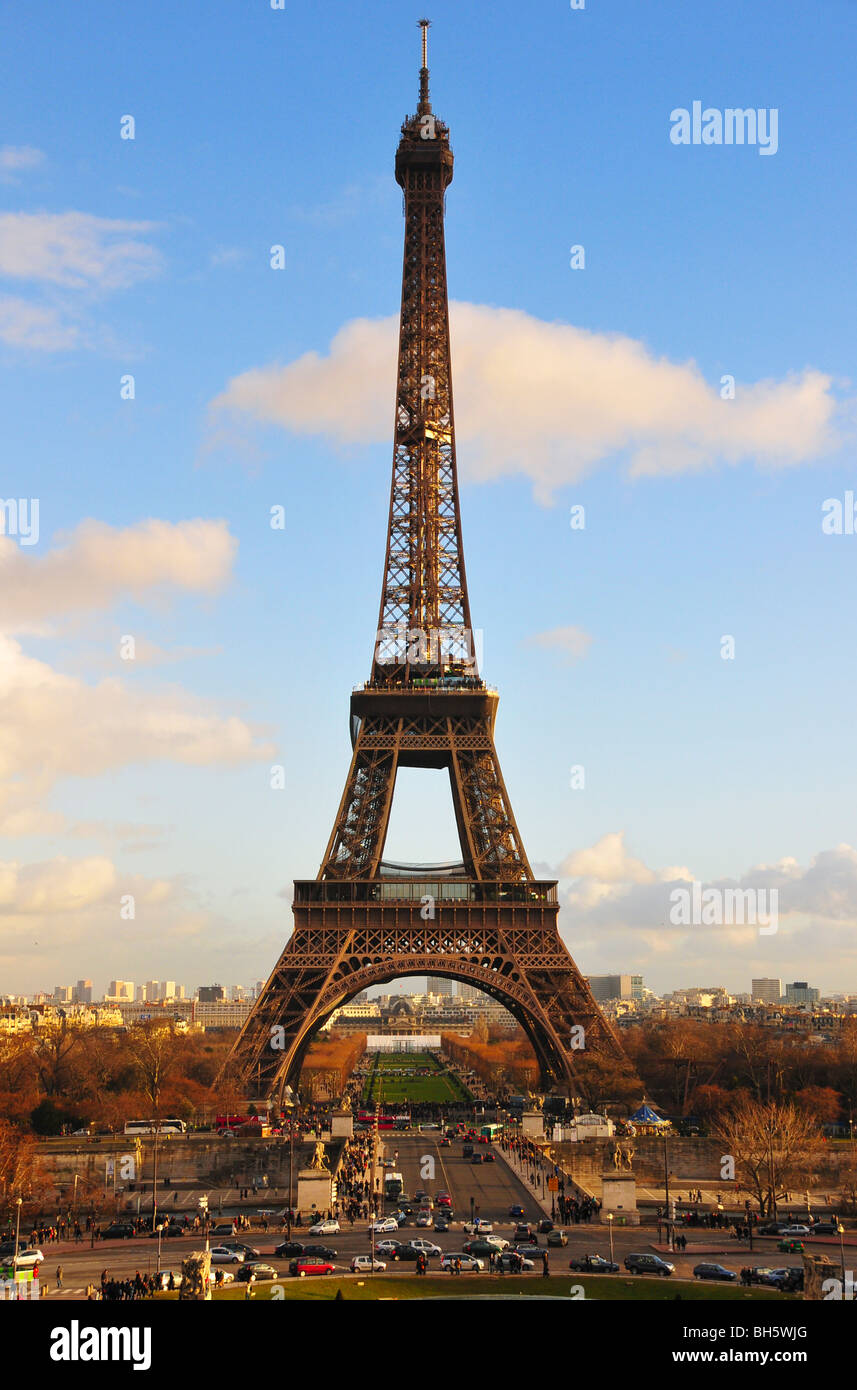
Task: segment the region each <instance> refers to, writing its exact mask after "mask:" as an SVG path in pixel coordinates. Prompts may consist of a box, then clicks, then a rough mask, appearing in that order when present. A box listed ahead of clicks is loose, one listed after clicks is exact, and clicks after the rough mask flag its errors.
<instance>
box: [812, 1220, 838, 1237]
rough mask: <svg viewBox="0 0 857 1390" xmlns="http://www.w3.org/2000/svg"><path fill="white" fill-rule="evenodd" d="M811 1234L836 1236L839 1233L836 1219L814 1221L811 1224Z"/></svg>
mask: <svg viewBox="0 0 857 1390" xmlns="http://www.w3.org/2000/svg"><path fill="white" fill-rule="evenodd" d="M812 1234H813V1235H814V1236H836V1235H838V1234H839V1222H838V1221H827V1220H823V1221H814V1222H813V1224H812Z"/></svg>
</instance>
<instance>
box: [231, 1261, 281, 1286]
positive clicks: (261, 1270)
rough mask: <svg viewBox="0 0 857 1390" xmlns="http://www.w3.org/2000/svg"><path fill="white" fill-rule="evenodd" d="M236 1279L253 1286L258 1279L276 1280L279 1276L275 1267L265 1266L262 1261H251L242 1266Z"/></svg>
mask: <svg viewBox="0 0 857 1390" xmlns="http://www.w3.org/2000/svg"><path fill="white" fill-rule="evenodd" d="M235 1277H236V1279H240V1280H241V1281H242V1282H243V1283H245V1284H252V1283H254V1282H255V1280H257V1279H276V1278H277V1277H278V1276H277V1271H276V1270H275V1269H274V1266H273V1265H268V1264H265V1263H264V1262H263V1261H262V1260H250V1261H248V1262H247V1263H246V1264H243V1265H242V1266H241V1268H240V1269H239V1270H238V1272H237V1274H236V1276H235Z"/></svg>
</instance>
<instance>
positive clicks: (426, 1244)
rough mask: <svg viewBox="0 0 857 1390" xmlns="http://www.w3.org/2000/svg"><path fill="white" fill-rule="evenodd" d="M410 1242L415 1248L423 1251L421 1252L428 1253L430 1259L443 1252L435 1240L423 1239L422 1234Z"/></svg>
mask: <svg viewBox="0 0 857 1390" xmlns="http://www.w3.org/2000/svg"><path fill="white" fill-rule="evenodd" d="M408 1243H409V1244H410V1245H411V1246H413V1248H414V1250H418V1251H420V1252H421V1254H423V1255H427V1256H428V1258H429V1259H430V1260H431V1259H434V1257H435V1255H442V1254H443V1251H442V1250H441V1248H440V1246H439V1245H435V1243H434V1241H433V1240H423V1239H422V1238H421V1237H420V1236H417V1237H416V1238H415V1239H414V1240H412V1241H409V1242H408Z"/></svg>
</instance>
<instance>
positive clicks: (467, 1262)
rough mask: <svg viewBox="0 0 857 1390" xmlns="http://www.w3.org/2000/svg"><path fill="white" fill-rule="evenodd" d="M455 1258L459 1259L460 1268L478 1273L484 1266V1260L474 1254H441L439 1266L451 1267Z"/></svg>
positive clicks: (443, 1267) (442, 1267)
mask: <svg viewBox="0 0 857 1390" xmlns="http://www.w3.org/2000/svg"><path fill="white" fill-rule="evenodd" d="M456 1260H460V1261H461V1268H462V1269H471V1270H473V1271H474V1273H476V1274H480V1273H481V1272H482V1270H483V1269H484V1268H485V1261H484V1260H480V1259H479V1258H478V1256H476V1255H456V1254H449V1255H441V1259H440V1267H441V1269H452V1267H453V1265H454V1264H455V1262H456Z"/></svg>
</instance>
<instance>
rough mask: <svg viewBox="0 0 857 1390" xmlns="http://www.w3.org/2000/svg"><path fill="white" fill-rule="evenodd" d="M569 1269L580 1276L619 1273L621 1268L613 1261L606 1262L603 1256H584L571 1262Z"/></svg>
mask: <svg viewBox="0 0 857 1390" xmlns="http://www.w3.org/2000/svg"><path fill="white" fill-rule="evenodd" d="M568 1267H569V1269H575V1270H577V1271H578V1272H579V1273H580V1274H618V1273H619V1266H618V1265H617V1264H616V1263H615V1262H614V1261H613V1260H605V1258H604V1256H603V1255H584V1256H582V1257H578V1259H576V1260H569V1262H568Z"/></svg>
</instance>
